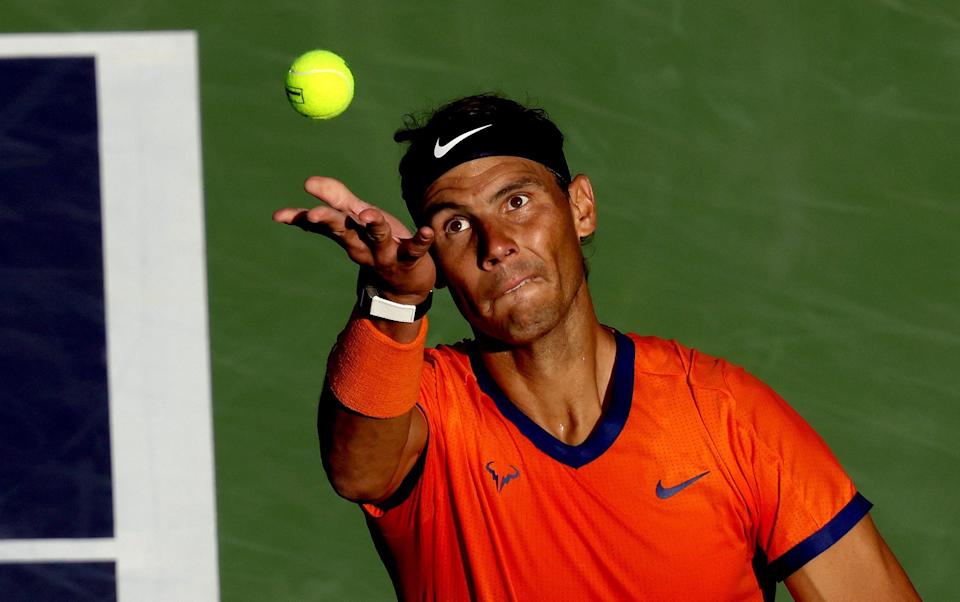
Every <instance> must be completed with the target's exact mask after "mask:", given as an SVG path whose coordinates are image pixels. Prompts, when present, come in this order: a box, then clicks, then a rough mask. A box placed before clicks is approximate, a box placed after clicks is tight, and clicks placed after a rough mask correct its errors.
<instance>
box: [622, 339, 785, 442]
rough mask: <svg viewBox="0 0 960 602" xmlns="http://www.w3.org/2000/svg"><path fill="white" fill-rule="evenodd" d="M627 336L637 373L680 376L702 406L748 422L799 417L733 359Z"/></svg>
mask: <svg viewBox="0 0 960 602" xmlns="http://www.w3.org/2000/svg"><path fill="white" fill-rule="evenodd" d="M628 336H629V337H630V339H631V340H632V341H633V342H634V345H635V349H636V360H635V364H636V371H637V373H638V374H657V375H676V376H679V377H682V378H683V379H684V380H685V387H686V388H688V389H689V390H690V393H691V394H692V396H693V399H694V401H695V402H696V403H697V405H698V406H701V409H704V410H711V409H712V410H720V411H722V412H723V413H724V414H727V415H729V416H730V417H731V418H733V419H735V420H737V421H738V422H739V421H743V422H745V423H748V424H752V423H756V422H757V421H758V420H760V421H763V420H772V421H775V422H779V421H782V420H788V421H792V420H796V419H798V418H799V416H797V414H796V413H795V412H794V411H793V410H792V409H791V408H790V407H789V406H788V405H787V404H786V402H785V401H784V400H783V399H782V398H781V397H780V396H779V395H778V394H777V393H776V392H775V391H774V390H773V389H772V388H771V387H770V386H769V385H767V384H766V383H765V382H763V381H762V380H760V379H759V378H757V377H756V376H754V375H752V374H751V373H750V372H748V371H747V370H746V369H744V368H743V367H741V366H739V365H737V364H735V363H733V362H730V361H727V360H725V359H723V358H720V357H717V356H714V355H711V354H709V353H704V352H702V351H700V350H698V349H695V348H692V347H688V346H686V345H684V344H682V343H680V342H678V341H675V340H667V339H662V338H659V337H654V336H640V335H637V334H632V333H631V334H629V335H628Z"/></svg>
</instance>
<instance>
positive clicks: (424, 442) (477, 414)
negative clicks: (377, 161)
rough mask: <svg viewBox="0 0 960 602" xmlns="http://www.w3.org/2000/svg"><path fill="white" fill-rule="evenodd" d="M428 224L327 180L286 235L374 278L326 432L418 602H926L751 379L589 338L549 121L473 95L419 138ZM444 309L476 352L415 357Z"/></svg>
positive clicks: (656, 342)
mask: <svg viewBox="0 0 960 602" xmlns="http://www.w3.org/2000/svg"><path fill="white" fill-rule="evenodd" d="M395 138H396V140H397V141H399V142H405V143H409V147H408V148H407V151H406V154H405V156H404V157H403V159H402V161H401V163H400V175H401V187H402V193H403V198H404V199H405V201H406V203H407V206H408V208H409V210H410V214H411V216H412V218H413V221H414V223H415V224H416V230H415V231H413V232H410V231H408V230H407V228H406V227H405V226H404V225H403V224H402V223H401V222H400V220H398V219H397V218H395V217H393V216H391V215H389V214H388V213H386V212H384V211H383V210H381V209H379V208H377V207H375V206H373V205H371V204H369V203H367V202H365V201H363V200H361V199H359V198H358V197H357V196H355V195H354V194H353V193H352V192H351V191H350V190H349V189H348V188H347V187H346V186H345V185H344V184H342V183H340V182H338V181H336V180H333V179H330V178H322V177H313V178H310V179H308V180H307V182H306V190H307V192H309V193H310V194H311V195H313V196H314V197H316V198H317V199H318V200H319V201H320V203H319V204H318V205H317V206H316V207H313V208H312V209H306V208H286V209H281V210H279V211H277V212H276V213H275V214H274V219H275V220H276V221H278V222H282V223H286V224H291V225H296V226H299V227H301V228H303V229H305V230H308V231H311V232H316V233H319V234H322V235H324V236H326V237H328V238H331V239H332V240H334V241H335V242H336V243H338V244H339V245H340V246H341V247H342V248H343V249H344V251H345V252H346V254H347V256H348V257H349V258H350V259H351V260H352V261H353V262H355V263H356V264H358V265H359V266H360V270H359V271H360V277H359V283H358V286H357V294H358V297H357V299H358V301H357V304H356V307H355V309H354V311H353V314H352V316H351V317H350V319H349V321H348V323H347V325H346V327H345V329H344V330H343V332H342V333H341V334H340V336H339V338H338V340H337V343H336V345H335V347H334V349H333V351H332V353H331V355H330V359H329V364H328V371H327V381H326V385H325V387H324V392H323V394H322V396H321V407H320V412H319V420H318V427H319V434H320V441H321V451H322V455H323V459H324V465H325V467H326V469H327V472H328V475H329V477H330V480H331V482H332V484H333V486H334V488H335V489H336V491H337V492H338V493H339V494H340V495H341V496H343V497H345V498H347V499H349V500H353V501H355V502H358V503H359V504H360V506H361V508H362V509H363V512H364V513H365V514H366V516H367V519H368V522H369V525H370V529H371V533H372V534H373V538H374V541H375V543H376V545H377V549H378V551H379V552H380V555H381V557H382V559H383V561H384V563H385V565H386V567H387V569H388V571H389V573H390V576H391V578H392V579H393V582H394V585H395V587H396V590H397V596H398V597H399V598H401V599H405V600H406V599H410V600H523V601H528V600H769V599H772V597H773V593H774V591H775V583H776V581H778V580H785V581H786V585H787V587H788V588H789V589H790V591H791V592H792V594H793V595H794V597H795V598H796V599H797V600H871V601H874V602H875V601H879V600H915V599H917V594H916V592H915V591H914V589H913V587H912V586H911V584H910V582H909V580H908V578H907V576H906V574H905V573H904V571H903V570H902V568H901V567H900V565H899V563H898V562H897V560H896V559H895V557H894V555H893V554H892V553H891V551H890V550H889V548H888V547H887V545H886V544H885V543H884V541H883V539H882V538H881V537H880V534H879V533H878V532H877V529H876V527H875V526H874V523H873V522H872V520H871V518H870V515H869V510H870V508H871V504H870V502H868V501H867V499H866V498H865V497H864V496H863V495H861V493H860V492H859V491H858V490H857V488H856V486H855V485H854V484H853V482H852V481H851V479H850V478H849V477H848V476H847V474H846V473H845V472H844V470H843V468H842V467H841V465H840V463H839V462H838V461H837V459H836V458H835V457H834V455H833V454H832V453H831V452H830V450H829V448H828V447H827V446H826V444H825V443H824V442H823V440H822V439H821V438H820V437H819V436H818V435H817V434H816V433H815V432H814V431H813V430H812V429H811V428H810V427H809V426H808V425H807V423H806V422H804V420H803V419H802V418H801V417H800V416H799V415H798V414H797V413H796V412H795V411H793V410H792V409H791V408H790V407H789V406H788V405H787V404H786V403H785V402H784V401H783V400H782V399H781V398H780V397H779V396H778V395H777V394H776V393H775V392H774V391H773V390H771V389H770V388H769V387H767V386H766V385H765V384H763V383H762V382H760V381H759V380H757V379H756V378H754V377H753V376H751V375H750V374H749V373H747V372H746V371H744V370H743V369H742V368H739V367H737V366H734V365H732V364H730V363H728V362H725V361H723V360H721V359H717V358H714V357H711V356H709V355H706V354H704V353H700V352H698V351H696V350H693V349H690V348H688V347H685V346H684V345H682V344H680V343H677V342H674V341H667V340H662V339H659V338H656V337H650V336H638V335H635V334H630V333H628V332H625V331H621V330H619V329H618V328H616V327H614V326H607V325H604V324H601V323H600V322H599V321H598V319H597V315H596V312H595V310H594V305H593V301H592V299H591V296H590V289H589V287H588V284H587V274H586V269H585V263H584V259H583V255H582V253H581V242H582V241H584V240H585V239H587V238H589V237H590V236H591V235H592V234H593V233H594V231H595V229H596V227H597V206H598V201H597V199H596V198H595V196H594V193H593V189H592V187H591V184H590V180H589V178H587V177H586V176H585V175H576V176H572V175H571V173H570V171H569V169H568V166H567V162H566V159H565V158H564V153H563V136H562V134H561V133H560V131H559V130H558V129H557V127H556V126H555V125H554V123H553V122H551V121H550V120H549V119H548V118H547V116H546V114H545V113H544V112H543V111H541V110H538V109H531V108H528V107H525V106H522V105H520V104H518V103H516V102H513V101H511V100H508V99H505V98H502V97H497V96H489V95H484V96H475V97H467V98H463V99H460V100H457V101H455V102H452V103H450V104H448V105H446V106H444V107H441V108H440V109H438V110H437V111H436V112H434V113H433V114H432V115H431V116H430V118H429V119H428V120H426V121H425V123H422V124H420V123H411V124H409V126H408V127H407V129H404V130H402V131H400V132H398V133H397V135H396V137H395ZM439 287H446V288H447V289H448V290H449V292H450V294H451V295H452V297H453V299H454V301H455V302H456V305H457V307H458V308H459V310H460V312H461V313H462V314H463V317H464V318H465V319H466V320H467V322H468V323H469V325H470V327H471V329H472V331H473V335H474V337H473V339H472V340H470V341H463V342H460V343H456V344H452V345H441V346H438V347H436V348H425V345H424V341H425V338H426V335H427V330H428V318H427V312H428V310H429V308H430V302H431V297H432V295H433V291H434V289H436V288H439Z"/></svg>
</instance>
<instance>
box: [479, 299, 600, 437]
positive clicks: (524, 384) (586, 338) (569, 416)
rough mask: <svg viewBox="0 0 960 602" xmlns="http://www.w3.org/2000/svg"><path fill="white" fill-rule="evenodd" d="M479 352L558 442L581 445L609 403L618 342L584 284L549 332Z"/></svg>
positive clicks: (489, 368) (526, 410)
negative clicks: (608, 390) (605, 323)
mask: <svg viewBox="0 0 960 602" xmlns="http://www.w3.org/2000/svg"><path fill="white" fill-rule="evenodd" d="M484 347H485V348H484ZM480 353H481V357H482V359H483V363H484V366H485V367H486V369H487V371H488V372H489V373H490V375H491V377H492V378H493V380H494V381H495V382H496V383H497V385H498V386H499V387H500V389H501V390H502V391H503V392H504V394H506V396H507V397H508V398H509V399H510V400H511V401H512V402H513V404H514V405H516V406H517V407H518V408H519V409H520V410H521V411H522V412H523V413H524V414H526V415H527V416H528V417H530V419H531V420H533V421H534V422H536V423H537V424H538V425H540V426H541V427H542V428H543V429H545V430H546V431H547V432H549V433H551V434H552V435H553V436H554V437H556V438H557V439H559V440H561V441H563V442H564V443H567V444H570V445H577V444H579V443H582V442H583V441H584V440H585V439H586V438H587V437H588V436H589V435H590V433H591V432H592V431H593V428H594V427H595V426H596V424H597V421H598V420H599V419H600V416H601V414H602V412H603V405H604V402H605V400H606V398H607V389H608V385H609V383H610V376H611V373H612V371H613V362H614V358H615V356H616V343H615V341H614V338H613V334H612V333H611V332H610V331H609V330H608V329H606V328H604V327H603V326H602V325H601V324H600V322H599V321H598V320H597V317H596V313H595V311H594V308H593V302H592V300H591V299H590V294H589V291H588V290H587V287H586V286H585V285H584V286H583V287H582V288H581V289H580V291H579V292H578V294H577V296H576V297H575V299H574V302H573V303H572V304H571V306H570V311H568V312H567V314H566V315H565V316H563V317H562V318H561V319H560V320H559V321H558V323H557V324H556V325H555V326H554V327H553V328H552V329H550V330H549V331H548V332H546V333H544V334H543V335H541V336H539V337H537V338H536V339H535V340H533V341H531V342H529V343H526V344H523V345H517V346H511V347H487V346H482V349H481V352H480Z"/></svg>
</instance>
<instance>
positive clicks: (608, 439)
mask: <svg viewBox="0 0 960 602" xmlns="http://www.w3.org/2000/svg"><path fill="white" fill-rule="evenodd" d="M615 336H616V341H617V357H616V360H615V361H614V367H613V382H612V384H611V387H612V394H611V396H610V401H609V405H608V406H607V407H606V408H605V410H604V413H603V416H601V418H600V422H599V423H597V426H596V428H594V430H593V432H592V433H590V436H589V437H587V439H586V440H585V441H584V442H583V443H581V444H580V445H567V444H566V443H564V442H563V441H560V440H558V439H557V438H556V437H554V436H553V435H551V434H550V433H548V432H547V431H545V430H543V429H542V428H541V427H540V425H538V424H537V423H536V422H534V421H533V420H530V418H529V417H528V416H527V415H526V414H524V413H523V412H521V411H520V410H519V409H518V408H517V406H515V405H513V402H511V401H510V400H509V399H507V396H506V395H504V394H503V391H501V390H500V387H498V386H497V383H495V382H494V381H493V378H491V377H490V374H489V373H488V372H487V370H486V368H484V367H483V362H482V361H480V358H479V357H477V356H476V355H471V358H470V362H471V364H472V366H473V372H474V374H475V375H476V377H477V384H479V385H480V389H481V390H482V391H483V392H484V393H486V394H487V395H489V396H490V398H491V399H493V401H494V403H495V404H496V405H497V408H498V409H499V410H500V413H501V414H503V415H504V417H506V418H507V419H508V420H509V421H510V422H512V423H513V424H514V425H516V427H517V428H518V429H519V430H520V432H521V433H523V435H524V436H525V437H526V438H527V439H529V440H530V442H531V443H533V444H534V445H535V446H537V448H538V449H540V451H542V452H544V453H545V454H547V455H549V456H550V457H552V458H553V459H555V460H557V461H558V462H562V463H564V464H566V465H568V466H572V467H573V468H580V467H581V466H583V465H585V464H587V463H589V462H592V461H593V460H596V459H597V458H599V457H600V455H601V454H603V452H605V451H607V449H609V448H610V446H611V445H613V442H614V441H616V439H617V437H618V436H619V435H620V431H622V430H623V426H624V425H625V424H626V423H627V417H628V416H629V415H630V405H631V403H632V401H633V367H634V366H633V360H634V355H635V351H634V346H633V341H631V340H630V338H629V337H627V336H626V335H624V334H621V333H619V332H617V333H615Z"/></svg>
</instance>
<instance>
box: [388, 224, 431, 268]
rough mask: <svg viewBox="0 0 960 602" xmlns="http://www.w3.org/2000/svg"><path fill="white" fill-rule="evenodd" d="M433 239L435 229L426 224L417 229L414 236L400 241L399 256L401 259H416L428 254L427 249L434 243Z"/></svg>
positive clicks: (411, 260)
mask: <svg viewBox="0 0 960 602" xmlns="http://www.w3.org/2000/svg"><path fill="white" fill-rule="evenodd" d="M433 240H434V233H433V230H432V229H430V228H428V227H426V226H424V227H422V228H420V229H419V230H417V232H416V234H414V235H413V238H407V239H404V240H402V241H400V247H399V248H398V249H397V258H398V259H399V260H400V261H408V262H413V261H416V260H418V259H420V258H421V257H423V256H424V255H426V254H427V251H429V250H430V246H431V245H432V244H433Z"/></svg>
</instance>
